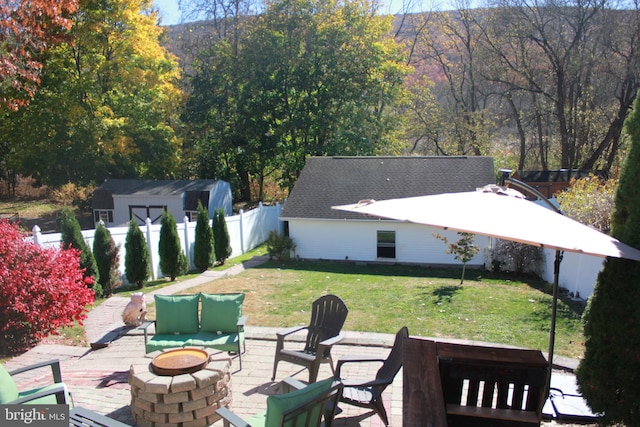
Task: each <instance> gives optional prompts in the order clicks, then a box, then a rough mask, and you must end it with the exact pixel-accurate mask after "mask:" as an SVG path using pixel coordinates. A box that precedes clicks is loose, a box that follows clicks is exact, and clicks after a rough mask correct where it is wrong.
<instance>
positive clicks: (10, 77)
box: [0, 0, 78, 110]
mask: <svg viewBox="0 0 640 427" xmlns="http://www.w3.org/2000/svg"><path fill="white" fill-rule="evenodd" d="M77 7H78V0H40V1H19V2H17V1H9V0H2V1H0V110H2V107H5V108H9V109H11V110H16V109H18V108H19V107H20V106H24V105H26V104H27V103H28V102H29V99H30V98H31V97H32V96H33V95H34V94H35V91H36V89H37V87H38V85H39V84H40V78H41V71H42V66H43V64H42V56H43V55H44V54H45V52H46V51H47V50H48V49H51V47H53V46H55V45H56V44H57V43H60V42H61V41H62V40H64V39H65V36H66V35H67V33H66V30H68V29H69V28H71V23H72V20H71V14H73V13H74V12H75V11H76V9H77Z"/></svg>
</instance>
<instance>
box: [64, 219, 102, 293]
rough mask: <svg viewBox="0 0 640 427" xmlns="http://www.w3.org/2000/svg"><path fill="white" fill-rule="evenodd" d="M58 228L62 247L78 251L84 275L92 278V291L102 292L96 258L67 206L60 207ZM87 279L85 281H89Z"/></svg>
mask: <svg viewBox="0 0 640 427" xmlns="http://www.w3.org/2000/svg"><path fill="white" fill-rule="evenodd" d="M58 229H59V230H60V234H61V237H62V247H63V249H68V248H69V246H71V247H73V248H75V249H77V250H79V251H80V267H81V268H84V269H85V270H84V277H92V278H93V280H92V281H93V291H94V292H95V294H96V295H101V294H102V289H101V287H100V273H99V271H98V266H97V264H96V259H95V257H94V256H93V253H92V252H91V249H90V248H89V245H87V242H85V241H84V237H82V231H81V230H80V223H79V222H78V220H77V219H76V217H75V215H73V212H71V210H70V209H69V208H64V209H62V212H61V213H60V216H59V217H58ZM90 282H91V280H88V281H87V283H90Z"/></svg>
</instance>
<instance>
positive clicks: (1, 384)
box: [0, 360, 73, 406]
mask: <svg viewBox="0 0 640 427" xmlns="http://www.w3.org/2000/svg"><path fill="white" fill-rule="evenodd" d="M47 366H48V367H50V368H51V372H52V374H53V381H54V384H50V385H47V386H43V387H38V388H33V389H29V390H23V391H20V390H18V386H17V385H16V382H15V381H14V379H13V377H14V376H16V375H18V374H21V373H23V372H28V371H32V370H34V369H38V368H44V367H47ZM0 404H2V405H6V404H45V405H46V404H49V405H54V404H69V405H71V406H73V400H72V398H71V393H69V390H67V386H66V385H65V384H64V383H63V382H62V374H61V373H60V361H59V360H49V361H46V362H41V363H36V364H34V365H29V366H25V367H22V368H18V369H14V370H12V371H7V370H6V369H5V367H4V366H2V365H0Z"/></svg>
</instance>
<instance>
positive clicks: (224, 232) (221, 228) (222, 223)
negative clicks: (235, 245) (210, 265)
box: [213, 208, 232, 264]
mask: <svg viewBox="0 0 640 427" xmlns="http://www.w3.org/2000/svg"><path fill="white" fill-rule="evenodd" d="M213 240H214V247H215V254H216V259H217V260H218V262H220V264H224V262H225V261H226V259H227V258H229V257H230V256H231V252H232V249H231V239H230V238H229V230H228V229H227V220H226V219H225V217H224V209H222V208H220V209H216V210H215V212H214V214H213Z"/></svg>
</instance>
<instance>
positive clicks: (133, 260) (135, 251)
mask: <svg viewBox="0 0 640 427" xmlns="http://www.w3.org/2000/svg"><path fill="white" fill-rule="evenodd" d="M124 248H125V249H124V251H125V255H124V271H125V275H126V277H127V280H128V281H129V283H133V284H135V285H136V286H137V287H138V289H142V287H143V286H144V282H145V281H146V280H147V278H148V277H149V273H150V272H151V256H150V255H149V248H148V247H147V242H146V240H145V238H144V234H142V231H140V226H139V225H138V223H137V222H136V221H135V220H133V219H132V220H131V221H129V230H127V238H126V240H125V242H124Z"/></svg>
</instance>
